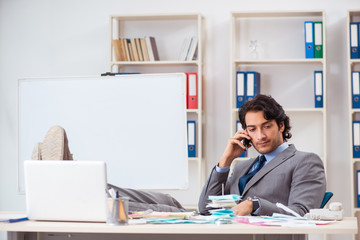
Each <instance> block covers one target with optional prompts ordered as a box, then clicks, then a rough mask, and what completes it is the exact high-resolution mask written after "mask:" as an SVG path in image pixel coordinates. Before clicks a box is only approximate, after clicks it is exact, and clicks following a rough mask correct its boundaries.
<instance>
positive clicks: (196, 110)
mask: <svg viewBox="0 0 360 240" xmlns="http://www.w3.org/2000/svg"><path fill="white" fill-rule="evenodd" d="M186 112H187V113H197V114H200V110H199V109H186Z"/></svg>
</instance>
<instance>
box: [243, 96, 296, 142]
mask: <svg viewBox="0 0 360 240" xmlns="http://www.w3.org/2000/svg"><path fill="white" fill-rule="evenodd" d="M258 111H262V112H263V113H264V118H265V119H266V120H275V121H276V123H277V125H278V127H280V124H281V123H284V132H283V138H284V141H287V139H290V138H291V136H292V135H291V133H290V129H291V126H290V118H289V117H288V116H287V115H286V114H285V111H284V109H283V108H282V106H281V105H280V104H279V103H277V102H276V101H275V99H274V98H272V97H271V96H267V95H263V94H259V95H257V96H256V97H255V98H254V99H253V100H251V101H247V102H245V103H244V104H243V105H242V106H241V108H240V109H239V120H240V123H241V126H242V128H243V129H246V122H245V115H246V113H247V112H258Z"/></svg>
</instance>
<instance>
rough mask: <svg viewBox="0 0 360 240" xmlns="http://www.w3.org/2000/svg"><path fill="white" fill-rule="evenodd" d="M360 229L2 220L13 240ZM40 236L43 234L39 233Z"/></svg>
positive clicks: (343, 224)
mask: <svg viewBox="0 0 360 240" xmlns="http://www.w3.org/2000/svg"><path fill="white" fill-rule="evenodd" d="M357 228H358V226H357V219H356V218H355V217H347V218H345V219H344V220H343V221H339V222H335V223H330V224H328V225H321V226H316V227H277V226H275V227H269V226H254V225H249V224H243V223H233V224H222V225H216V224H141V225H125V226H109V225H106V224H105V223H84V222H46V221H24V222H17V223H0V231H7V232H11V233H10V234H9V236H10V237H9V240H10V239H19V237H18V236H19V235H16V237H15V235H14V234H15V233H22V234H23V233H40V235H41V233H52V236H54V233H55V234H57V233H62V235H63V236H68V237H70V236H72V234H73V235H74V236H75V235H76V234H78V233H81V234H82V233H85V234H91V235H93V234H95V235H97V236H98V237H99V234H101V235H104V234H105V235H106V234H108V235H109V236H114V235H116V236H117V237H120V236H124V237H126V239H144V238H147V239H153V238H154V239H160V238H163V239H166V238H167V239H169V236H170V235H171V236H170V237H171V238H172V239H183V238H184V236H186V238H187V239H188V237H189V236H190V235H193V236H194V235H196V237H197V239H201V238H199V237H200V236H206V239H209V237H210V238H211V237H213V238H214V239H218V238H219V236H220V235H227V236H230V235H237V237H238V235H239V234H356V233H357ZM11 234H12V235H11ZM60 235H61V234H60ZM60 235H59V236H60ZM136 236H137V238H136ZM176 236H177V237H176ZM174 237H175V238H174ZM37 238H39V237H38V236H37ZM40 238H41V237H40ZM20 239H21V237H20ZM103 239H106V238H103ZM204 239H205V238H204Z"/></svg>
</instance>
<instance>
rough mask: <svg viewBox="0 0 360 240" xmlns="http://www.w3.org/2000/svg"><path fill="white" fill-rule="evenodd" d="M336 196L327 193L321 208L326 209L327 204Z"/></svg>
mask: <svg viewBox="0 0 360 240" xmlns="http://www.w3.org/2000/svg"><path fill="white" fill-rule="evenodd" d="M333 195H334V194H333V193H332V192H325V195H324V198H323V201H322V203H321V206H320V208H324V207H325V205H326V204H327V202H328V201H329V200H330V198H331V197H332V196H333Z"/></svg>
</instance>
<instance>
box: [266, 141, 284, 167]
mask: <svg viewBox="0 0 360 240" xmlns="http://www.w3.org/2000/svg"><path fill="white" fill-rule="evenodd" d="M288 147H289V144H288V143H287V142H284V143H283V144H281V145H280V146H278V147H277V148H276V149H275V150H274V151H272V152H271V153H267V154H265V158H266V163H268V162H270V161H271V160H273V158H274V157H276V156H277V155H278V154H279V153H281V152H282V151H284V150H285V149H286V148H288Z"/></svg>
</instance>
